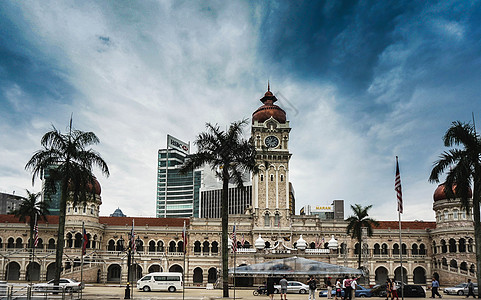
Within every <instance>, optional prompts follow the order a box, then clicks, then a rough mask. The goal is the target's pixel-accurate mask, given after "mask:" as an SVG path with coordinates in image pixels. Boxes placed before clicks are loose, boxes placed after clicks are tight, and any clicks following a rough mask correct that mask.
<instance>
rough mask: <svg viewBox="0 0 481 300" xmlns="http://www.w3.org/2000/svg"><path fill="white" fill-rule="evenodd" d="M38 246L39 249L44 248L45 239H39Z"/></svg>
mask: <svg viewBox="0 0 481 300" xmlns="http://www.w3.org/2000/svg"><path fill="white" fill-rule="evenodd" d="M37 248H38V249H43V240H42V239H41V238H39V239H38V242H37Z"/></svg>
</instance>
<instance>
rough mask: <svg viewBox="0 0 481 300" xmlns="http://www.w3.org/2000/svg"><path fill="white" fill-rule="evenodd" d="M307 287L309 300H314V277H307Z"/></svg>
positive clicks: (315, 287)
mask: <svg viewBox="0 0 481 300" xmlns="http://www.w3.org/2000/svg"><path fill="white" fill-rule="evenodd" d="M307 285H308V286H309V300H315V299H316V289H317V281H316V279H315V278H314V276H312V275H311V276H309V280H308V281H307Z"/></svg>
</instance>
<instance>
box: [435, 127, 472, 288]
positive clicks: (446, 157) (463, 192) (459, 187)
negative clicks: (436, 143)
mask: <svg viewBox="0 0 481 300" xmlns="http://www.w3.org/2000/svg"><path fill="white" fill-rule="evenodd" d="M443 142H444V146H446V147H453V146H462V148H461V149H451V150H449V151H445V152H443V153H442V154H441V155H440V157H439V160H437V161H436V162H435V163H434V166H433V169H432V171H431V175H430V176H429V181H430V182H439V176H440V175H441V174H443V173H447V176H446V181H445V183H444V189H445V193H446V196H447V197H448V199H454V198H460V200H461V206H462V207H463V208H464V209H466V213H467V214H468V215H469V213H470V207H471V202H470V201H469V197H470V188H471V184H473V201H472V208H473V217H474V223H473V225H474V239H475V244H476V275H477V277H478V286H481V223H480V212H479V202H480V201H481V161H480V160H481V138H480V137H479V136H478V134H477V132H476V129H475V127H474V125H471V124H469V123H468V124H466V123H462V122H459V121H456V122H453V123H452V125H451V127H450V128H449V129H448V130H447V131H446V133H445V134H444V137H443ZM448 168H449V171H447V170H448ZM455 194H456V195H455Z"/></svg>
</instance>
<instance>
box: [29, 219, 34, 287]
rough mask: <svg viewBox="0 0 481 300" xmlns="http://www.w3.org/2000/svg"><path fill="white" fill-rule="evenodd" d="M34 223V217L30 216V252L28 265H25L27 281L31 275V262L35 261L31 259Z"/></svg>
mask: <svg viewBox="0 0 481 300" xmlns="http://www.w3.org/2000/svg"><path fill="white" fill-rule="evenodd" d="M34 222H35V217H34V218H33V219H32V216H30V240H29V242H28V248H29V249H28V250H29V251H30V259H29V263H28V265H27V281H30V277H31V276H32V274H30V273H31V270H32V267H33V265H32V262H33V260H34V259H35V258H34V257H33V247H34V243H33V227H34V226H35V224H34Z"/></svg>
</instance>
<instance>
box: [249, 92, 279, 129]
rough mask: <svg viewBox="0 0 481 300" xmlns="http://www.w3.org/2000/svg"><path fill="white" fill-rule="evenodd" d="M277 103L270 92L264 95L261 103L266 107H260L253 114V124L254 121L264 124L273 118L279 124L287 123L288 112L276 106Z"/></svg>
mask: <svg viewBox="0 0 481 300" xmlns="http://www.w3.org/2000/svg"><path fill="white" fill-rule="evenodd" d="M276 101H277V98H276V96H274V94H272V92H271V91H270V90H268V91H267V92H266V93H265V94H264V97H262V98H261V102H262V103H264V105H262V106H261V107H259V108H258V109H257V110H256V111H255V112H254V113H253V114H252V123H254V121H257V122H259V123H262V122H264V121H266V120H267V119H269V118H270V117H273V118H274V119H276V120H277V121H278V122H279V123H286V119H287V118H286V112H285V111H284V110H283V109H282V108H280V107H279V106H277V105H275V104H274V102H276Z"/></svg>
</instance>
